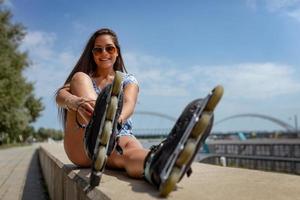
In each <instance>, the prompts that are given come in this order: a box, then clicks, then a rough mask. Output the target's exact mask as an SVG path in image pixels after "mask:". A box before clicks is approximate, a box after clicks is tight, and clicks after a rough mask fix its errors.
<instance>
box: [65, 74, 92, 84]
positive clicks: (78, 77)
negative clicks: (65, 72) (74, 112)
mask: <svg viewBox="0 0 300 200" xmlns="http://www.w3.org/2000/svg"><path fill="white" fill-rule="evenodd" d="M91 83H92V81H91V77H90V76H89V75H87V74H86V73H84V72H76V73H75V74H74V75H73V77H72V79H71V82H70V84H71V87H72V85H73V86H74V85H78V84H91Z"/></svg>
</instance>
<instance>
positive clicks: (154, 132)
mask: <svg viewBox="0 0 300 200" xmlns="http://www.w3.org/2000/svg"><path fill="white" fill-rule="evenodd" d="M134 116H135V120H138V119H139V117H141V118H142V119H143V121H146V122H147V125H148V124H149V120H144V118H145V117H150V119H151V120H154V119H156V120H159V123H158V124H157V125H156V126H152V127H138V128H135V129H134V131H135V133H136V135H138V136H141V137H151V136H153V137H164V136H166V135H167V134H168V133H169V132H170V130H171V128H172V127H173V125H174V123H175V122H176V120H177V118H175V117H173V116H170V115H167V114H164V113H159V112H153V111H136V112H135V113H134ZM237 118H258V119H262V120H266V121H269V122H272V123H273V124H276V125H278V126H279V127H281V128H283V130H285V131H281V132H277V133H276V134H277V135H278V134H286V133H298V127H297V124H298V123H297V118H296V116H295V126H292V125H290V124H288V123H287V122H284V121H283V120H281V119H278V118H275V117H272V116H268V115H264V114H257V113H244V114H237V115H232V116H228V117H225V118H223V119H221V120H218V121H216V122H215V123H214V126H217V125H219V124H221V123H223V122H226V121H229V120H232V119H237ZM162 120H165V124H167V125H166V127H165V128H158V127H161V125H162ZM251 133H252V132H251ZM264 133H266V132H264ZM212 134H218V133H212ZM222 134H224V133H222ZM227 134H231V135H232V134H236V133H227ZM239 134H240V133H239ZM245 134H246V135H249V134H250V133H245ZM262 134H263V133H262ZM267 134H269V133H267ZM225 135H226V133H225ZM261 136H262V135H261Z"/></svg>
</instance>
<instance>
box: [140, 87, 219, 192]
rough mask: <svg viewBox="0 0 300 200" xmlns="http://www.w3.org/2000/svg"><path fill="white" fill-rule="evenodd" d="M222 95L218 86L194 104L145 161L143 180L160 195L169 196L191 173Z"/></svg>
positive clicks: (192, 103)
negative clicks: (184, 177) (154, 187)
mask: <svg viewBox="0 0 300 200" xmlns="http://www.w3.org/2000/svg"><path fill="white" fill-rule="evenodd" d="M222 95H223V87H221V86H218V87H216V88H215V89H214V90H213V91H212V93H211V94H209V95H208V96H207V97H206V98H205V99H197V100H194V101H193V102H191V103H190V104H189V105H188V106H187V107H186V108H185V109H184V111H183V112H182V114H181V115H180V117H179V119H178V120H177V122H176V124H175V126H174V127H173V129H172V130H171V133H170V134H169V135H168V137H167V139H166V140H164V141H163V142H162V143H161V144H159V145H157V146H154V147H152V148H151V151H150V153H149V154H148V155H147V157H146V159H145V164H144V177H145V179H146V180H147V181H148V182H150V183H152V184H154V185H155V186H156V187H157V188H158V189H159V191H160V195H161V196H164V197H165V196H168V194H169V193H170V192H171V191H172V190H173V189H174V188H175V186H176V183H177V182H179V181H180V180H181V178H182V177H183V176H184V174H186V173H187V174H188V176H189V175H190V174H191V164H192V162H193V160H194V158H195V156H196V154H197V152H198V151H199V149H200V148H201V145H202V144H203V143H204V141H205V139H206V138H207V137H208V135H209V133H210V131H211V128H212V120H213V111H214V109H215V107H216V106H217V104H218V102H219V101H220V99H221V97H222Z"/></svg>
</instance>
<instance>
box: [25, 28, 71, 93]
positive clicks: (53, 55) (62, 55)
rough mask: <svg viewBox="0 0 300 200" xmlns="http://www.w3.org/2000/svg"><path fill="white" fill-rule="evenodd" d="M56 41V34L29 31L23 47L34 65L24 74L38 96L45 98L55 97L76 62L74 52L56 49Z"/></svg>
mask: <svg viewBox="0 0 300 200" xmlns="http://www.w3.org/2000/svg"><path fill="white" fill-rule="evenodd" d="M56 41H57V37H56V34H55V33H47V32H43V31H29V32H28V33H27V35H26V36H25V38H24V41H23V44H22V47H21V48H22V49H23V50H27V51H28V52H29V59H30V60H31V61H32V63H33V64H32V65H31V67H29V68H27V69H26V71H25V72H24V74H25V76H26V77H28V79H29V80H30V81H33V82H34V83H35V90H36V93H37V95H38V96H42V97H43V98H48V97H51V98H52V97H53V93H54V92H55V91H56V89H57V88H58V87H60V86H61V85H62V84H63V82H64V80H65V79H66V77H67V75H68V73H69V72H70V71H71V68H72V66H73V65H74V63H75V61H76V57H75V55H74V54H73V53H72V52H70V51H58V50H57V49H55V48H56V47H55V42H56Z"/></svg>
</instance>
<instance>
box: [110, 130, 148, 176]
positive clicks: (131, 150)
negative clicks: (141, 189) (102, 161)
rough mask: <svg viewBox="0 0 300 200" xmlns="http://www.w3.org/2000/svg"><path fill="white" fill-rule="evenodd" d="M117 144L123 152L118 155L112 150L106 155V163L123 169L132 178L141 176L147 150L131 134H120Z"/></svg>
mask: <svg viewBox="0 0 300 200" xmlns="http://www.w3.org/2000/svg"><path fill="white" fill-rule="evenodd" d="M119 145H120V147H121V148H122V150H123V154H122V155H120V154H119V153H118V152H116V151H115V150H114V151H113V152H112V154H111V155H110V156H109V157H108V161H107V165H108V166H109V167H113V168H119V169H125V170H126V172H127V174H128V175H129V176H131V177H133V178H141V177H142V175H143V172H144V161H145V158H146V155H147V154H148V152H149V150H147V149H144V148H143V146H142V145H141V143H140V142H139V141H138V140H137V139H136V138H135V137H131V136H121V137H120V138H119Z"/></svg>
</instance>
